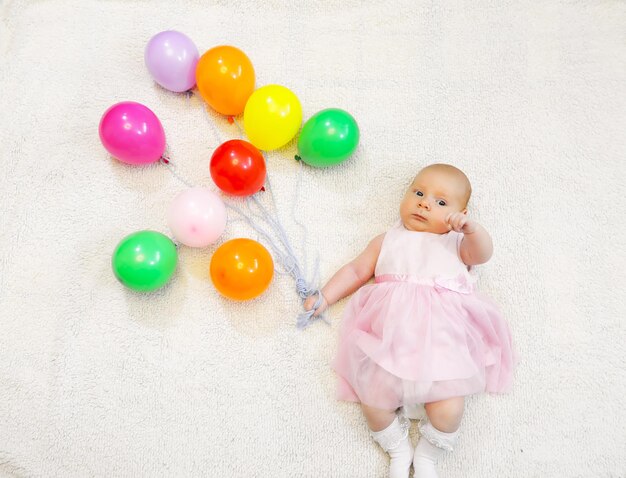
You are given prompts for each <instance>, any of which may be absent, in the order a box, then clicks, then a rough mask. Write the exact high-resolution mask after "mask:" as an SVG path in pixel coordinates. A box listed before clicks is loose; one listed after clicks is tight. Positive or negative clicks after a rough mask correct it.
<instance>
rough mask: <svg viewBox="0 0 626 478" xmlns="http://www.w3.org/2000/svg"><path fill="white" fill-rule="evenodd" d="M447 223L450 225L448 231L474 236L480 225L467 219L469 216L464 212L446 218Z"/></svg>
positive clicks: (454, 213)
mask: <svg viewBox="0 0 626 478" xmlns="http://www.w3.org/2000/svg"><path fill="white" fill-rule="evenodd" d="M446 222H447V223H448V229H451V230H453V231H456V232H462V233H463V234H472V233H473V232H474V231H476V227H477V226H478V223H477V222H476V221H472V220H471V219H469V218H468V217H467V214H463V213H462V212H453V213H450V214H448V215H447V216H446Z"/></svg>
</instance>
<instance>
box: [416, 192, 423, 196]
mask: <svg viewBox="0 0 626 478" xmlns="http://www.w3.org/2000/svg"><path fill="white" fill-rule="evenodd" d="M415 194H417V195H418V196H423V195H424V193H423V192H422V191H415Z"/></svg>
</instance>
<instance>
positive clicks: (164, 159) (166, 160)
mask: <svg viewBox="0 0 626 478" xmlns="http://www.w3.org/2000/svg"><path fill="white" fill-rule="evenodd" d="M161 161H163V162H164V163H165V164H170V161H169V159H167V158H166V157H165V156H161Z"/></svg>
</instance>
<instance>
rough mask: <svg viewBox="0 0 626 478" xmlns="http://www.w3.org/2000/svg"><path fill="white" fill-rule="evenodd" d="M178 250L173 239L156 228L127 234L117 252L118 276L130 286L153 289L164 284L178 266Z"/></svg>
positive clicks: (115, 260) (114, 260)
mask: <svg viewBox="0 0 626 478" xmlns="http://www.w3.org/2000/svg"><path fill="white" fill-rule="evenodd" d="M177 262H178V253H177V252H176V246H175V245H174V243H173V242H172V240H171V239H170V238H169V237H167V236H165V235H163V234H161V233H160V232H155V231H139V232H135V233H133V234H130V235H128V236H126V237H125V238H124V239H122V240H121V241H120V243H119V244H118V245H117V247H116V248H115V252H113V259H112V260H111V263H112V266H113V272H114V274H115V277H117V278H118V280H119V281H120V282H121V283H122V284H124V285H125V286H126V287H128V288H129V289H133V290H138V291H142V292H145V291H152V290H156V289H158V288H160V287H163V286H164V285H165V284H166V283H167V281H169V280H170V278H171V277H172V275H173V274H174V271H175V270H176V263H177Z"/></svg>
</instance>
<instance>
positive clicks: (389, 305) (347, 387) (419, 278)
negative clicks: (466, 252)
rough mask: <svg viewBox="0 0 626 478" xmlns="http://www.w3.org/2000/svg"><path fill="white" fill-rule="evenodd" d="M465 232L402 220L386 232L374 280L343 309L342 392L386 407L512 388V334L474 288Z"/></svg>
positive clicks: (338, 362) (338, 367)
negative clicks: (418, 227) (410, 225)
mask: <svg viewBox="0 0 626 478" xmlns="http://www.w3.org/2000/svg"><path fill="white" fill-rule="evenodd" d="M462 239H463V234H459V233H457V232H454V231H451V232H449V233H447V234H433V233H429V232H415V231H409V230H408V229H406V228H405V227H404V225H403V224H402V223H401V222H398V223H397V224H396V225H395V226H394V227H393V228H392V229H391V230H389V231H388V232H387V233H386V234H385V237H384V239H383V243H382V247H381V250H380V255H379V257H378V261H377V263H376V270H375V283H373V284H367V285H365V286H363V287H361V288H360V289H359V290H358V291H357V292H356V293H355V294H354V295H353V296H352V298H351V299H350V302H349V303H348V305H347V306H346V309H345V312H344V315H343V319H342V324H341V329H340V334H339V345H338V351H337V355H336V357H335V359H334V360H333V363H332V367H333V369H334V370H335V371H336V372H337V374H338V376H339V382H338V386H337V398H338V399H339V400H347V401H354V402H362V403H364V404H366V405H369V406H372V407H376V408H383V409H389V410H391V409H396V408H398V407H400V406H402V405H405V404H407V405H412V404H416V403H428V402H433V401H437V400H443V399H446V398H451V397H460V396H467V395H471V394H474V393H480V392H498V393H502V392H506V391H508V390H509V389H510V387H511V382H512V376H513V368H514V366H515V364H516V363H517V356H516V354H515V352H514V350H513V346H512V342H511V334H510V331H509V328H508V325H507V323H506V322H505V320H504V319H503V318H502V316H501V315H500V313H499V311H498V309H497V307H496V305H495V304H493V303H492V302H491V300H490V299H488V298H486V297H484V296H482V295H479V294H478V293H476V292H475V291H474V279H473V277H472V276H471V275H470V273H469V270H468V267H467V266H466V265H465V264H463V262H462V261H461V258H460V256H459V248H460V245H461V241H462Z"/></svg>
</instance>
